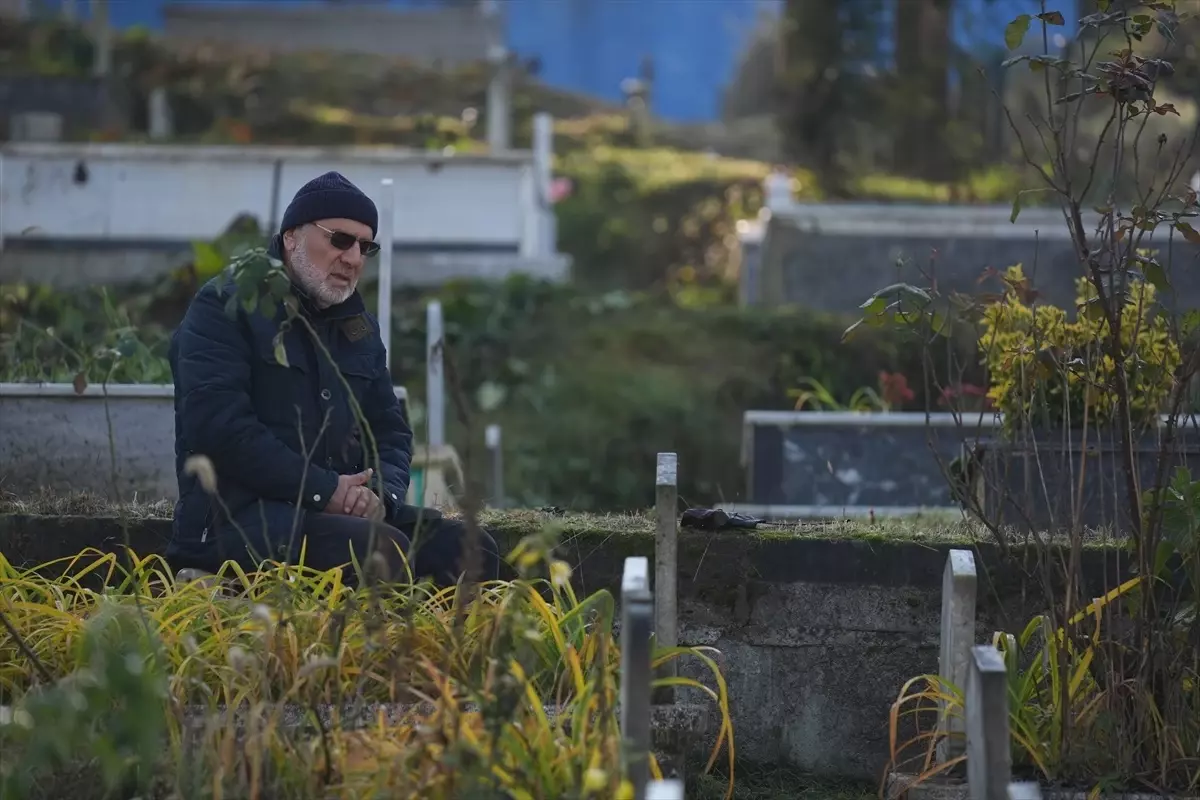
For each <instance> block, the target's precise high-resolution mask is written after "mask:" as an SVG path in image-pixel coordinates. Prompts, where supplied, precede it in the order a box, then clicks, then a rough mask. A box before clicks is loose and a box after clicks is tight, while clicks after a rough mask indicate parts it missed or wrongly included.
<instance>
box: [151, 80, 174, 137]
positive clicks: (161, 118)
mask: <svg viewBox="0 0 1200 800" xmlns="http://www.w3.org/2000/svg"><path fill="white" fill-rule="evenodd" d="M147 111H148V114H147V116H148V117H149V128H150V138H151V139H155V140H159V139H170V138H171V136H172V135H173V134H174V131H175V126H174V124H173V121H172V119H171V103H170V99H169V98H168V96H167V90H166V88H164V87H162V86H156V87H154V88H153V89H151V90H150V100H149V108H148V109H147Z"/></svg>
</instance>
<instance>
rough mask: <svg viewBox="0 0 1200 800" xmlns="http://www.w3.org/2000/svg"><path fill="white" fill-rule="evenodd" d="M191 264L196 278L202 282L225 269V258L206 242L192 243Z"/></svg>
mask: <svg viewBox="0 0 1200 800" xmlns="http://www.w3.org/2000/svg"><path fill="white" fill-rule="evenodd" d="M192 262H193V263H192V268H193V269H194V270H195V271H196V278H197V279H198V280H200V281H202V282H203V281H206V280H208V279H209V278H211V277H212V276H214V275H216V274H217V273H218V272H220V271H221V270H223V269H225V257H224V256H223V255H221V251H220V250H218V249H217V248H216V247H214V246H213V245H211V244H209V243H208V242H193V243H192Z"/></svg>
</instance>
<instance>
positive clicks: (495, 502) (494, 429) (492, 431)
mask: <svg viewBox="0 0 1200 800" xmlns="http://www.w3.org/2000/svg"><path fill="white" fill-rule="evenodd" d="M484 440H485V443H486V444H487V449H488V450H489V451H490V452H491V454H492V481H491V483H492V486H491V496H492V508H504V450H503V448H501V447H500V426H499V425H488V426H487V429H486V430H485V431H484Z"/></svg>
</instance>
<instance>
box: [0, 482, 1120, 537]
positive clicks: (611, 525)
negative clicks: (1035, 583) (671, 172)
mask: <svg viewBox="0 0 1200 800" xmlns="http://www.w3.org/2000/svg"><path fill="white" fill-rule="evenodd" d="M172 509H173V503H172V502H171V501H170V500H154V501H136V502H130V503H113V502H110V501H108V500H106V499H104V498H101V497H97V496H95V495H91V494H87V493H72V494H55V493H50V492H43V493H39V494H36V495H32V496H28V497H16V496H11V495H0V514H17V515H23V516H43V517H90V518H93V519H128V520H155V519H170V518H171V513H172ZM480 521H481V522H482V523H484V524H485V525H487V526H489V527H490V528H492V529H494V530H496V531H497V532H499V533H501V534H503V535H504V537H505V538H506V539H510V540H512V541H514V542H515V541H516V540H517V539H519V538H520V537H522V536H526V535H530V534H533V533H537V532H539V531H542V530H543V529H544V528H545V527H546V526H547V525H552V526H554V527H555V528H557V530H558V531H559V536H560V541H561V542H562V543H563V544H564V545H570V544H571V543H572V541H573V540H574V539H576V537H579V536H582V535H586V536H587V537H588V538H592V539H594V538H596V537H602V538H604V539H605V540H607V541H612V542H613V544H617V543H618V542H616V541H614V540H619V539H620V538H622V537H641V536H648V535H653V533H654V518H653V516H652V514H650V513H649V512H630V513H620V514H618V513H614V514H587V513H575V512H565V513H549V512H545V511H540V510H532V509H513V510H504V511H497V510H488V511H484V512H483V513H482V514H481V516H480ZM720 533H721V535H722V536H740V537H749V538H751V539H755V540H758V541H762V542H771V541H781V540H797V539H808V540H820V541H846V540H853V541H860V542H863V543H868V544H869V543H872V542H878V543H881V544H882V543H896V542H907V543H914V544H921V543H925V544H929V545H933V546H946V545H964V546H970V545H977V544H980V543H991V542H993V541H994V539H993V537H992V534H991V533H990V531H988V529H987V528H986V527H985V526H983V525H981V524H979V523H977V522H974V521H971V520H967V519H964V518H963V517H962V515H960V514H958V513H956V512H945V511H932V512H926V513H921V514H914V515H911V516H906V517H894V518H891V517H889V518H882V517H881V518H878V519H876V520H873V521H872V520H864V519H845V520H828V521H810V522H771V523H766V524H763V525H760V526H759V527H758V528H757V529H755V530H746V531H737V530H732V531H721V532H720ZM681 535H682V536H683V537H685V538H686V537H692V538H696V537H709V536H711V535H712V532H709V531H695V530H692V529H688V528H685V529H683V531H682V534H681ZM1085 539H1086V545H1088V546H1093V547H1094V546H1105V545H1112V544H1114V543H1117V542H1119V541H1121V539H1120V538H1119V537H1114V536H1113V535H1112V534H1111V532H1108V531H1099V530H1098V531H1088V532H1086V533H1085ZM1010 541H1012V542H1013V543H1016V544H1021V543H1024V541H1025V537H1024V536H1023V535H1019V534H1017V533H1015V532H1014V533H1013V534H1012V535H1011V537H1010Z"/></svg>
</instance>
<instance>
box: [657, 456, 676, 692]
mask: <svg viewBox="0 0 1200 800" xmlns="http://www.w3.org/2000/svg"><path fill="white" fill-rule="evenodd" d="M654 478H655V479H654V513H655V516H656V517H657V526H656V533H655V537H654V640H655V644H656V645H657V646H658V647H674V646H675V645H676V644H678V643H679V634H678V631H677V629H676V626H677V622H678V621H677V612H678V609H677V605H678V597H677V596H676V589H675V581H676V577H677V576H678V574H679V525H678V523H677V521H676V516H675V515H676V510H677V506H678V504H679V457H678V456H677V455H676V454H675V453H659V454H658V466H657V469H656V470H655V476H654ZM675 666H676V664H675V661H670V662H668V663H667V664H666V665H665V666H664V667H663V669H662V671H661V672H660V677H664V678H666V677H674V676H675ZM674 698H675V692H674V688H673V687H662V688H661V689H660V690H659V691H658V692H656V694H655V701H656V702H659V703H671V702H674Z"/></svg>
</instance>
